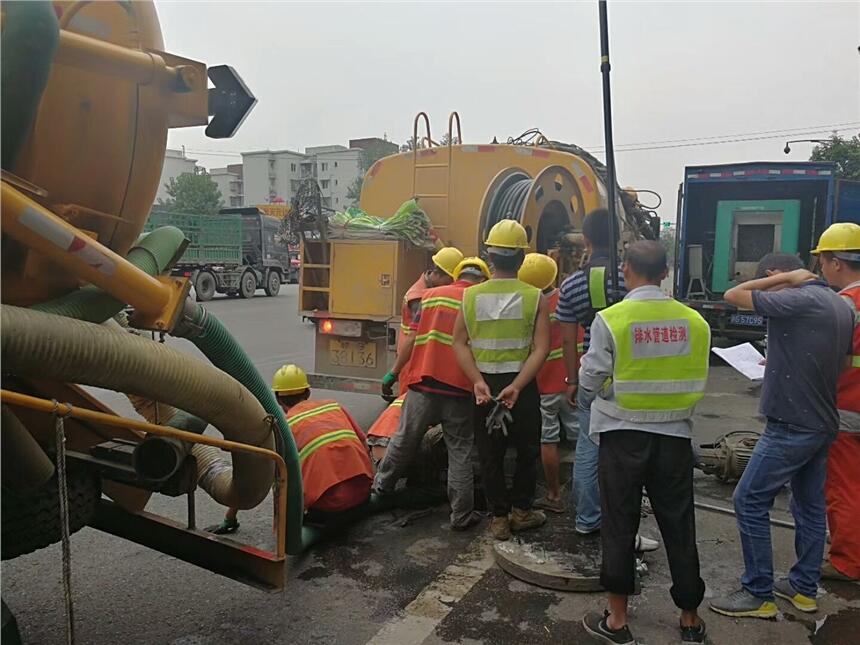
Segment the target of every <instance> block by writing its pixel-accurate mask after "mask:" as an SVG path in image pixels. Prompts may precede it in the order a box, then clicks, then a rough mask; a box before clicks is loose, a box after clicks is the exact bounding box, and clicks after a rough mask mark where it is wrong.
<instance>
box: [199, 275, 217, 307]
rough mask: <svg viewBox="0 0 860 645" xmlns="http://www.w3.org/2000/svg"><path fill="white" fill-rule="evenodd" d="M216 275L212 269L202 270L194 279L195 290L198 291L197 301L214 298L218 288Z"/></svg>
mask: <svg viewBox="0 0 860 645" xmlns="http://www.w3.org/2000/svg"><path fill="white" fill-rule="evenodd" d="M216 286H217V284H216V282H215V276H214V275H212V272H211V271H200V272H199V273H198V274H197V278H196V279H195V280H194V291H195V292H196V293H197V302H207V301H209V300H212V296H214V295H215V289H216Z"/></svg>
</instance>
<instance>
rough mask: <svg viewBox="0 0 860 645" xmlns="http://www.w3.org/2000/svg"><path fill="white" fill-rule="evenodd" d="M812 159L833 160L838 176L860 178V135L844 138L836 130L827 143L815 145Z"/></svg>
mask: <svg viewBox="0 0 860 645" xmlns="http://www.w3.org/2000/svg"><path fill="white" fill-rule="evenodd" d="M809 160H810V161H833V162H835V163H836V176H837V177H839V178H841V179H855V180H860V136H857V135H855V136H853V137H851V138H850V139H843V138H842V137H840V136H839V135H838V134H836V133H835V132H834V133H833V135H832V136H831V137H830V140H829V141H828V142H827V143H822V144H820V145H817V146H815V148H813V150H812V156H811V157H809Z"/></svg>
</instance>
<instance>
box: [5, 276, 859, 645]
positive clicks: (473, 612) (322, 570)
mask: <svg viewBox="0 0 860 645" xmlns="http://www.w3.org/2000/svg"><path fill="white" fill-rule="evenodd" d="M207 307H208V308H209V309H210V310H211V311H212V312H213V313H214V314H215V315H217V316H218V317H219V318H221V320H222V321H223V322H224V323H225V324H226V325H227V327H228V328H229V329H230V330H231V331H232V332H233V334H234V335H235V336H236V337H237V339H238V340H239V342H240V343H241V344H242V345H243V346H244V347H245V349H246V351H247V352H248V353H249V355H250V356H251V358H252V359H253V360H254V362H255V364H256V365H257V367H258V369H259V370H260V371H261V373H262V374H263V376H264V378H266V379H268V378H269V377H270V376H271V374H272V373H273V372H274V371H275V370H276V369H277V368H278V367H279V366H280V365H282V364H283V363H288V362H293V363H297V364H298V365H300V366H302V367H304V368H306V369H312V368H313V364H312V363H313V329H312V327H311V326H310V325H308V324H306V323H304V322H302V321H301V319H300V318H299V317H298V315H297V290H296V287H295V286H292V285H291V286H288V287H285V288H284V290H283V291H282V292H281V294H280V295H279V296H278V297H276V298H267V297H265V296H264V295H263V292H262V291H259V292H258V295H257V297H256V298H254V299H252V300H250V301H246V300H240V299H226V298H219V299H216V300H214V301H212V302H210V303H208V304H207ZM167 342H169V343H171V344H173V345H174V346H176V347H177V348H179V349H181V350H183V351H188V352H189V353H190V354H197V351H196V350H195V349H194V348H193V347H192V346H191V345H190V344H189V343H187V342H185V341H173V340H171V339H168V341H167ZM100 394H101V395H102V396H103V397H104V399H105V400H106V401H107V402H108V403H109V404H110V405H113V406H114V407H115V409H116V410H117V411H118V412H123V413H128V411H129V406H128V405H127V404H126V403H125V402H124V400H123V399H122V398H121V397H118V396H117V395H115V394H113V393H100ZM315 396H322V397H326V398H330V397H331V398H337V399H338V400H340V401H341V402H342V403H343V404H344V405H345V406H346V407H348V408H349V410H350V412H352V413H353V415H354V417H355V418H356V420H357V421H358V422H359V424H361V425H362V427H364V428H367V427H369V426H370V424H371V423H372V422H373V420H374V419H375V418H376V416H377V415H378V414H379V412H380V411H381V410H382V409H383V408H384V403H383V402H382V401H380V400H378V399H376V398H374V397H368V396H364V395H347V394H340V393H331V392H318V393H315ZM757 396H758V388H757V387H755V386H753V385H752V384H750V383H749V381H747V380H746V379H744V378H743V377H741V376H739V375H737V374H735V373H734V372H733V371H732V370H731V369H730V368H727V367H725V366H722V365H715V366H714V367H713V369H712V373H711V379H710V382H709V387H708V395H707V396H706V398H705V400H704V401H703V402H702V404H701V405H700V406H699V408H698V413H697V418H696V426H695V433H696V441H697V442H701V443H704V442H708V441H713V439H715V438H716V437H717V436H719V435H721V434H724V433H726V432H729V431H731V430H749V429H755V430H758V429H761V425H762V424H761V422H760V420H759V419H758V417H757V415H756V406H757ZM696 488H697V496H698V499H699V500H700V501H704V502H706V503H710V504H715V505H720V506H723V507H727V508H728V507H730V506H731V494H732V487H731V486H729V485H725V484H722V483H720V482H717V481H716V479H714V478H713V477H709V476H705V475H703V474H701V473H698V474H697V476H696ZM147 508H148V510H150V511H153V512H157V513H162V514H164V515H167V516H169V517H173V518H176V519H181V518H183V517H184V513H185V506H184V502H183V501H182V500H175V499H168V498H163V497H159V498H153V500H152V501H151V502H150V504H149V506H148V507H147ZM787 508H788V502H787V497H786V496H781V497H780V498H779V499H778V500H777V504H776V508H775V510H774V516H775V517H779V518H781V519H788V520H790V519H791V517H790V515H789V514H788V512H787ZM197 512H198V524H199V525H201V526H205V525H206V524H209V523H214V522H216V521H218V520H219V519H220V516H221V512H222V509H220V508H219V507H218V506H217V505H216V504H215V503H214V502H212V501H211V500H209V499H208V497H207V496H206V494H205V493H203V492H201V491H198V493H197ZM3 519H4V520H5V519H6V518H3ZM240 521H241V528H240V531H239V533H238V534H237V535H236V536H235V537H236V538H237V539H238V540H242V541H246V542H248V543H251V544H254V545H260V546H271V530H270V527H271V504H270V503H268V502H264V503H263V504H261V505H260V506H259V507H258V508H256V509H254V510H253V511H249V512H244V513H242V514H241V515H240ZM697 525H698V541H699V550H700V555H701V560H702V576H703V578H704V579H705V581H706V583H707V592H706V602H707V597H712V596H713V595H716V594H721V593H723V592H727V591H732V590H734V589H735V588H736V587H737V586H738V576H739V574H740V572H741V563H742V560H741V554H740V546H739V541H738V535H737V529H736V527H735V522H734V519H733V518H732V517H731V516H727V515H722V514H717V513H711V512H704V511H700V512H698V515H697ZM540 530H541V531H560V530H563V527H562V526H561V524H560V523H559V522H558V521H555V520H554V521H553V522H551V523H550V524H549V525H548V526H547V527H545V528H543V529H540ZM642 531H643V532H644V533H646V534H648V535H652V536H655V537H656V536H658V535H659V532H658V530H657V527H656V523H655V522H654V519H653V517H651V516H647V517H645V518H644V519H643V526H642ZM773 538H774V548H775V554H776V555H775V567H776V570H777V572H785V571H787V569H788V567H790V565H791V562H792V556H793V531H792V530H790V529H785V528H779V527H775V528H774V529H773ZM523 539H524V541H526V542H527V541H528V536H527V535H525V536H524V537H523ZM60 564H61V563H60V549H59V545H54V546H52V547H49V548H47V549H43V550H41V551H38V552H36V553H33V554H30V555H27V556H23V557H20V558H17V559H16V560H12V561H8V562H3V564H2V593H3V598H4V600H5V601H6V603H7V604H8V605H9V606H10V608H11V609H12V611H13V612H14V613H15V615H16V617H17V620H18V624H19V627H20V629H21V631H22V633H23V635H24V637H25V642H26V643H39V644H46V645H49V644H54V643H62V642H65V641H64V630H63V625H64V618H63V601H62V598H63V594H62V584H61V578H60V574H61V570H60V569H61V567H60ZM648 569H649V571H648V573H647V575H645V577H644V578H643V581H642V593H641V594H640V595H638V596H635V597H633V598H632V600H631V614H630V623H631V627H632V629H633V631H634V634H635V635H636V636H637V637H638V638H639V641H640V642H641V643H647V644H650V645H659V644H662V643H669V642H678V640H679V639H678V631H677V618H676V612H675V609H674V607H673V606H672V603H671V599H670V597H669V587H670V585H671V581H670V578H669V574H668V567H667V564H666V560H665V556H664V554H663V551H662V550H659V551H657V552H655V553H654V554H652V555H651V556H650V557H649V558H648ZM72 570H73V582H72V584H73V598H74V602H75V620H76V626H77V635H78V642H79V643H87V644H112V643H123V645H133V644H137V643H141V644H144V643H146V644H151V643H170V644H173V645H208V644H213V645H214V644H221V643H225V644H226V643H231V644H233V643H241V644H245V643H247V644H249V645H250V644H254V645H265V644H275V643H320V644H341V643H342V644H345V645H351V644H355V645H360V644H364V643H374V644H376V645H381V644H391V645H412V644H416V645H417V644H418V643H423V644H425V645H430V644H447V643H463V644H466V643H469V644H477V643H486V644H496V643H498V644H508V643H510V644H519V643H589V642H591V641H590V640H589V637H588V636H587V635H586V634H585V632H584V631H583V630H582V628H581V627H580V624H579V621H580V620H581V618H582V616H583V615H584V613H585V612H587V611H592V610H600V609H602V608H603V606H604V603H605V600H604V596H603V595H602V594H595V593H575V592H558V591H551V590H547V589H542V588H539V587H534V586H531V585H528V584H526V583H524V582H521V581H519V580H516V579H514V578H512V577H510V576H509V575H508V574H506V573H504V572H503V571H502V570H501V569H499V568H498V567H497V566H496V565H495V564H494V562H493V558H492V555H491V540H490V539H488V536H487V534H486V531H485V525H481V526H478V527H476V528H475V529H474V530H473V531H471V532H466V533H455V532H451V531H450V529H449V528H448V526H447V510H446V508H445V507H443V506H439V507H436V508H434V509H432V510H431V511H430V512H429V513H416V512H414V511H404V510H395V511H390V512H386V513H380V514H378V515H375V516H373V517H370V518H367V519H365V520H363V521H361V522H359V523H358V524H357V525H355V526H353V527H352V528H350V529H349V530H348V531H347V532H345V533H344V534H343V535H340V536H338V537H337V538H335V539H332V540H330V541H328V542H326V543H323V544H321V545H319V546H317V547H315V548H313V549H312V550H311V551H310V552H309V553H307V554H305V555H304V556H303V557H302V558H300V559H296V560H294V561H292V562H291V563H290V570H289V573H288V580H287V584H286V587H285V590H284V591H283V592H281V593H275V594H267V593H264V592H262V591H258V590H256V589H252V588H250V587H247V586H244V585H242V584H240V583H236V582H233V581H232V580H229V579H227V578H223V577H221V576H218V575H216V574H213V573H210V572H208V571H206V570H203V569H200V568H198V567H195V566H193V565H190V564H186V563H184V562H181V561H178V560H175V559H173V558H171V557H169V556H166V555H163V554H160V553H158V552H155V551H151V550H148V549H145V548H143V547H141V546H138V545H136V544H134V543H131V542H127V541H125V540H122V539H120V538H115V537H113V536H110V535H107V534H105V533H101V532H99V531H96V530H94V529H89V528H86V529H83V530H81V531H80V532H78V533H76V534H75V535H74V536H73V537H72ZM778 604H779V605H780V609H781V610H782V613H781V614H780V616H779V617H778V618H777V619H775V620H767V621H764V620H755V619H746V620H732V619H729V618H724V617H722V616H717V615H716V614H713V613H711V612H709V611H708V610H707V609H704V608H703V610H702V615H703V617H704V618H705V620H706V621H707V623H708V630H709V639H708V642H710V643H715V644H722V643H729V644H740V643H761V644H770V643H773V644H774V645H776V644H794V643H816V644H818V645H824V644H826V645H841V644H845V645H848V644H854V643H857V642H858V636H857V634H858V633H860V586H854V585H847V584H842V583H833V584H831V583H825V584H824V585H823V588H822V595H821V597H820V601H819V604H820V609H819V611H818V612H817V613H816V614H811V615H805V614H799V613H798V612H796V611H794V610H793V609H790V608H789V607H787V606H786V605H785V603H782V602H781V601H780V602H779V603H778Z"/></svg>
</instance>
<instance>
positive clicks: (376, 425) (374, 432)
mask: <svg viewBox="0 0 860 645" xmlns="http://www.w3.org/2000/svg"><path fill="white" fill-rule="evenodd" d="M405 398H406V395H405V394H404V395H403V396H399V397H397V398H396V399H394V401H392V402H391V405H389V406H388V407H387V408H385V410H384V411H383V412H382V414H380V415H379V418H378V419H377V420H376V421H374V422H373V425H372V426H370V430H368V431H367V436H368V437H385V438H387V439H390V438H391V437H392V436H394V433H395V432H397V426H398V425H400V411H401V409H402V408H403V399H405Z"/></svg>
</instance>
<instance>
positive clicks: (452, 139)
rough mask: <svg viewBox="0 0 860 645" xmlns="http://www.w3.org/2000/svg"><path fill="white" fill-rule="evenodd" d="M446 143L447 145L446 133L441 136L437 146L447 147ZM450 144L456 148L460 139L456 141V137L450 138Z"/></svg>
mask: <svg viewBox="0 0 860 645" xmlns="http://www.w3.org/2000/svg"><path fill="white" fill-rule="evenodd" d="M448 143H449V140H448V133H447V132H446V133H445V134H443V135H442V138H441V139H439V145H440V146H447V145H448ZM450 143H451V144H452V145H455V146H456V145H457V144H458V143H460V139H458V138H457V137H452V138H451V140H450Z"/></svg>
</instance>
